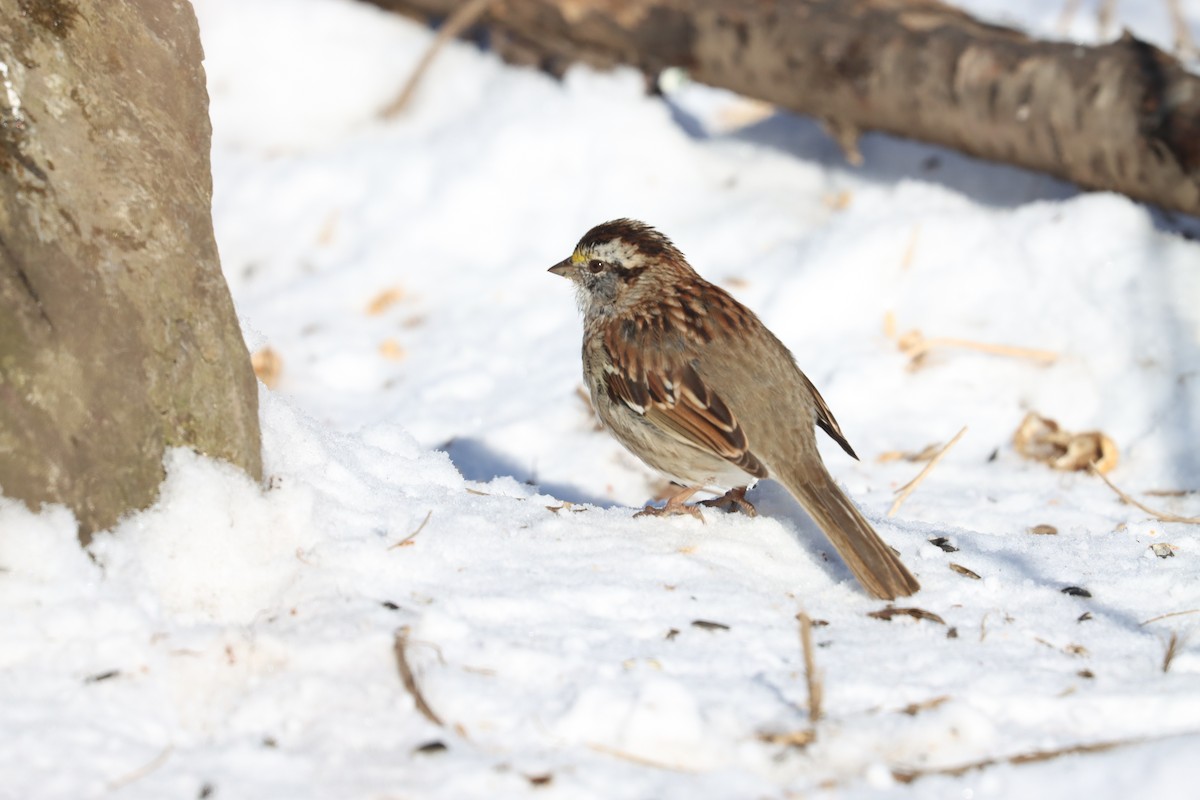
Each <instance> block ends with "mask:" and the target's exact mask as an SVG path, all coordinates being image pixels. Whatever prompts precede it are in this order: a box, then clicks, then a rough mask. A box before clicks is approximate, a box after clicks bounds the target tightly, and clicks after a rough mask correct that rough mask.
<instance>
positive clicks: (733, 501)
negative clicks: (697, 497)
mask: <svg viewBox="0 0 1200 800" xmlns="http://www.w3.org/2000/svg"><path fill="white" fill-rule="evenodd" d="M700 505H702V506H709V507H711V508H723V509H725V510H726V511H728V512H730V513H733V512H734V511H741V512H742V513H743V514H745V515H746V516H747V517H757V516H758V510H757V509H755V508H754V505H753V504H752V503H751V502H750V501H749V500H747V499H746V487H745V486H739V487H737V488H736V489H730V490H729V491H728V492H726V493H725V494H723V495H721V496H720V497H714V498H713V499H711V500H701V501H700Z"/></svg>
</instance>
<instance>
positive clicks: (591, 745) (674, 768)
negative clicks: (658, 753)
mask: <svg viewBox="0 0 1200 800" xmlns="http://www.w3.org/2000/svg"><path fill="white" fill-rule="evenodd" d="M587 746H588V749H589V750H594V751H596V752H597V753H603V754H604V755H606V756H612V757H613V758H619V759H621V760H622V761H629V762H631V763H634V764H639V765H641V766H643V767H654V768H655V769H665V770H670V771H671V772H684V773H689V774H694V773H695V772H696V770H694V769H688V768H687V767H683V766H680V765H679V764H667V763H665V762H662V761H654V760H652V759H649V758H645V757H643V756H639V755H635V754H633V753H626V752H625V751H624V750H618V749H616V748H615V747H609V746H608V745H604V744H599V743H597V742H588V743H587Z"/></svg>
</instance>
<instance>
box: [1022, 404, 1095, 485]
mask: <svg viewBox="0 0 1200 800" xmlns="http://www.w3.org/2000/svg"><path fill="white" fill-rule="evenodd" d="M1013 447H1015V448H1016V450H1017V452H1018V453H1020V454H1021V455H1022V456H1024V457H1025V458H1028V459H1031V460H1033V461H1040V462H1041V463H1043V464H1046V465H1047V466H1050V467H1053V468H1054V469H1058V470H1063V471H1064V472H1075V471H1080V470H1086V469H1089V468H1090V469H1095V470H1096V471H1097V472H1099V473H1101V474H1104V473H1106V472H1110V471H1112V469H1113V468H1114V467H1115V466H1117V461H1118V460H1119V456H1118V451H1117V445H1116V444H1115V443H1114V442H1113V440H1112V439H1110V438H1109V437H1108V436H1106V435H1104V434H1103V433H1101V432H1100V431H1086V432H1084V433H1070V432H1069V431H1065V430H1063V429H1062V428H1060V427H1059V425H1058V423H1057V422H1055V421H1054V420H1052V419H1049V418H1047V417H1043V416H1041V415H1040V414H1037V413H1036V412H1033V411H1030V412H1029V413H1028V414H1026V415H1025V419H1023V420H1022V421H1021V424H1020V425H1019V426H1018V427H1017V432H1016V433H1015V434H1013Z"/></svg>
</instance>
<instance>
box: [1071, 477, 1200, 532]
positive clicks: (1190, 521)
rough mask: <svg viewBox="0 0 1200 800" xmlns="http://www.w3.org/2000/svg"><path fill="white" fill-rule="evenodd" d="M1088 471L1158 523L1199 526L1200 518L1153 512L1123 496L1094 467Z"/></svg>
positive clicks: (1148, 507) (1151, 509) (1123, 493)
mask: <svg viewBox="0 0 1200 800" xmlns="http://www.w3.org/2000/svg"><path fill="white" fill-rule="evenodd" d="M1088 469H1089V470H1090V471H1091V473H1092V474H1093V475H1095V476H1097V477H1098V478H1100V480H1102V481H1104V483H1105V484H1106V485H1107V486H1108V488H1110V489H1112V490H1113V491H1114V492H1116V493H1117V497H1120V498H1121V499H1122V500H1124V501H1125V502H1126V503H1128V504H1129V505H1131V506H1136V507H1137V508H1140V509H1141V510H1142V511H1145V512H1146V513H1147V514H1149V515H1150V516H1152V517H1154V518H1155V519H1156V520H1158V521H1159V522H1182V523H1185V524H1187V525H1200V517H1181V516H1179V515H1178V514H1168V513H1166V512H1165V511H1155V510H1154V509H1153V508H1150V506H1148V505H1146V504H1144V503H1140V502H1138V501H1137V500H1134V499H1133V498H1132V497H1130V496H1129V495H1127V494H1125V492H1122V491H1121V490H1120V489H1118V488H1117V487H1116V485H1115V484H1114V483H1113V482H1112V481H1110V480H1109V479H1108V478H1106V477H1104V473H1102V472H1100V470H1098V469H1096V468H1095V467H1088Z"/></svg>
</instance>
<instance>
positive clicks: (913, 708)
mask: <svg viewBox="0 0 1200 800" xmlns="http://www.w3.org/2000/svg"><path fill="white" fill-rule="evenodd" d="M949 701H950V695H948V694H943V695H938V696H937V697H931V698H930V699H928V700H922V701H921V702H919V703H909V704H908V705H906V706H905V707H904V708H902V709H900V713H902V714H908V715H909V716H910V717H915V716H916V715H917V714H920V713H921V712H923V711H932V710H933V709H935V708H937V707H938V706H940V705H943V704H944V703H948V702H949Z"/></svg>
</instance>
